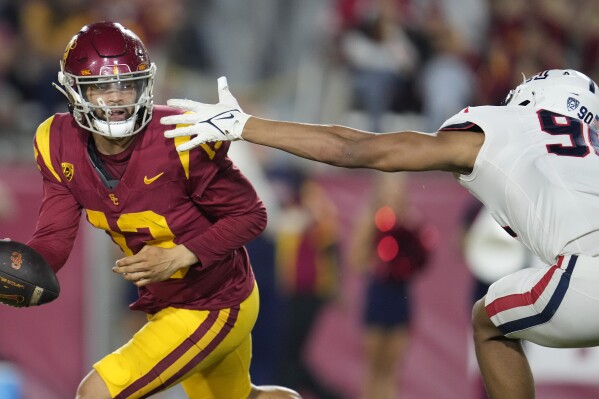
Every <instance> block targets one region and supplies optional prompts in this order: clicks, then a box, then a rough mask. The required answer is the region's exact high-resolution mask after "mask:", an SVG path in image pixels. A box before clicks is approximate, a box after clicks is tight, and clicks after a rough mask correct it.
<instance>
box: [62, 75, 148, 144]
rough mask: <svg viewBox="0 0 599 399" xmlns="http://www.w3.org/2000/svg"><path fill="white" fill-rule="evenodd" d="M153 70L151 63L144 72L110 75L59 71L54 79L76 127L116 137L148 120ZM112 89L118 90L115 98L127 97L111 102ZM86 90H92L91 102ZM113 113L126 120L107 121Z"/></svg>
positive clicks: (126, 133)
mask: <svg viewBox="0 0 599 399" xmlns="http://www.w3.org/2000/svg"><path fill="white" fill-rule="evenodd" d="M115 69H116V68H115ZM155 72H156V66H155V65H154V64H152V65H151V66H150V68H148V69H147V70H145V71H138V72H132V73H117V74H114V75H100V76H75V75H72V74H69V73H65V72H63V71H61V72H60V73H59V75H58V80H59V83H60V84H61V85H62V87H63V88H64V89H65V90H66V92H65V91H64V90H61V91H63V93H64V94H65V95H66V97H67V98H68V99H69V103H70V106H71V108H72V113H73V116H74V117H75V120H76V121H77V123H78V124H79V126H81V127H82V128H84V129H86V130H89V131H92V132H94V133H98V134H100V135H102V136H106V137H112V138H119V137H127V136H131V135H133V134H135V133H137V132H139V131H140V130H141V129H143V128H144V127H145V126H146V125H147V124H148V122H149V121H150V119H151V116H152V105H153V96H152V88H153V86H154V74H155ZM115 91H118V92H120V94H118V96H117V97H119V98H121V99H124V100H128V99H129V98H131V100H130V101H126V102H123V101H119V102H118V103H117V104H111V100H110V97H111V96H114V92H115ZM131 92H133V93H131ZM90 93H95V95H94V98H95V99H96V101H95V102H94V101H90V98H89V95H90ZM102 93H105V94H104V95H103V94H102ZM115 112H118V113H123V112H126V113H128V114H129V115H127V118H126V119H121V120H112V121H111V120H110V119H111V115H112V114H113V113H115Z"/></svg>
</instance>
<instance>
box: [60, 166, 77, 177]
mask: <svg viewBox="0 0 599 399" xmlns="http://www.w3.org/2000/svg"><path fill="white" fill-rule="evenodd" d="M60 166H62V174H63V175H64V177H66V179H67V180H68V181H71V180H73V176H74V175H75V166H74V165H73V164H72V163H68V162H63V163H61V164H60Z"/></svg>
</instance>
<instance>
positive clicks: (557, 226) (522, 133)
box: [162, 70, 599, 399]
mask: <svg viewBox="0 0 599 399" xmlns="http://www.w3.org/2000/svg"><path fill="white" fill-rule="evenodd" d="M218 83H219V100H220V102H219V103H218V104H214V105H209V104H202V103H198V102H194V101H191V100H170V101H169V102H168V104H169V105H171V106H174V107H179V108H183V109H186V110H188V111H192V112H191V113H187V114H184V115H177V116H168V117H165V118H163V119H162V123H163V124H166V125H176V124H187V125H188V126H179V127H175V126H171V130H169V131H166V132H165V136H166V137H176V136H189V138H188V140H187V141H186V142H185V143H184V144H181V145H180V146H179V147H178V150H179V151H186V150H189V149H190V148H193V147H195V146H198V145H200V144H202V143H204V142H210V141H223V140H246V141H250V142H253V143H256V144H261V145H265V146H269V147H273V148H278V149H281V150H284V151H286V152H289V153H291V154H295V155H297V156H300V157H303V158H307V159H311V160H315V161H318V162H323V163H327V164H331V165H336V166H341V167H346V168H369V169H377V170H381V171H386V172H398V171H429V170H441V171H446V172H450V173H452V174H453V175H454V176H455V178H456V179H457V181H458V182H459V183H460V184H462V185H463V186H464V187H466V188H467V189H468V190H470V192H472V194H473V195H474V196H476V197H477V198H478V199H479V200H480V201H481V202H483V204H484V205H485V206H486V207H487V208H488V209H489V210H490V212H491V213H492V215H493V217H494V219H495V220H496V221H497V222H498V223H499V224H500V225H501V226H502V227H503V228H504V229H505V230H506V231H507V232H508V233H510V234H511V235H512V236H513V237H515V238H516V239H518V240H520V241H521V242H522V243H523V244H525V245H526V246H527V247H528V248H529V249H530V250H531V251H533V253H534V254H536V255H537V256H538V257H539V258H540V259H541V260H543V261H544V262H545V263H546V264H547V267H545V268H532V269H524V270H520V271H517V272H515V273H513V274H511V275H509V276H507V277H504V278H502V279H500V280H498V281H497V282H496V283H494V284H493V285H492V286H491V287H490V289H489V291H488V293H487V295H486V296H485V297H484V298H482V299H481V300H479V301H478V302H477V303H476V304H475V306H474V309H473V317H472V323H473V329H474V340H475V348H476V354H477V359H478V363H479V367H480V369H481V372H482V375H483V379H484V382H485V386H486V389H487V391H488V393H489V396H490V397H491V398H495V399H496V398H507V399H519V398H533V397H534V395H535V393H534V392H535V389H534V381H533V376H532V372H531V370H530V367H529V364H528V361H527V359H526V356H525V354H524V351H523V350H522V346H521V340H528V341H531V342H534V343H537V344H540V345H544V346H550V347H560V348H567V347H590V346H596V345H599V317H589V316H588V315H592V314H599V257H597V256H598V255H599V136H598V135H597V130H596V127H597V126H599V123H598V120H599V87H597V85H596V84H595V83H594V82H593V81H592V80H591V79H589V78H588V77H587V76H586V75H584V74H582V73H579V72H577V71H574V70H550V71H544V72H541V73H539V74H537V75H535V76H531V77H529V78H528V79H526V80H525V81H524V82H523V83H522V84H521V85H520V86H518V87H516V89H514V90H513V91H512V92H510V94H509V95H508V98H506V101H505V104H504V105H503V106H484V107H469V108H466V109H464V110H462V111H460V112H459V113H457V114H456V115H455V116H453V117H451V118H449V119H448V120H447V121H446V122H445V123H444V124H443V125H442V126H441V128H440V129H439V130H438V131H437V132H435V133H431V134H426V133H420V132H413V131H401V132H396V133H387V134H372V133H369V132H364V131H358V130H355V129H351V128H347V127H342V126H331V125H310V124H300V123H291V122H281V121H274V120H265V119H261V118H257V117H253V116H250V115H248V114H245V113H244V112H243V111H242V110H241V108H240V107H239V105H238V103H237V101H236V100H235V98H234V97H233V96H232V95H231V93H230V92H229V89H228V87H227V82H226V79H225V78H220V79H219V81H218ZM580 309H584V310H585V311H584V312H581V311H580Z"/></svg>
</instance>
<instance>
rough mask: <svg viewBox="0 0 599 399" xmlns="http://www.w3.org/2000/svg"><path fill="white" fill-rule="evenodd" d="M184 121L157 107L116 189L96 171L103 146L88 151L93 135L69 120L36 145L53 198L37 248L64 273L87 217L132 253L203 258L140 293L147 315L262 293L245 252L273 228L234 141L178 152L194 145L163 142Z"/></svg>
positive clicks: (54, 120)
mask: <svg viewBox="0 0 599 399" xmlns="http://www.w3.org/2000/svg"><path fill="white" fill-rule="evenodd" d="M176 113H179V111H178V110H175V109H172V108H169V107H165V106H156V107H154V111H153V119H152V121H151V122H150V123H149V124H148V126H147V127H146V128H145V130H144V131H143V132H141V133H139V134H137V135H136V136H134V142H133V143H132V144H131V147H130V149H129V151H130V156H129V158H128V160H127V161H126V166H125V167H124V172H123V175H122V176H121V177H120V179H118V184H116V186H115V187H114V188H110V185H108V184H106V182H105V181H103V179H102V178H101V176H102V174H101V173H98V171H97V170H96V168H101V167H102V162H101V161H100V162H99V164H100V166H98V161H97V158H96V165H95V166H94V161H93V160H94V155H93V154H94V151H93V149H94V148H95V147H94V146H89V147H88V145H89V144H90V143H89V141H90V140H93V138H92V135H91V134H90V133H89V132H87V131H85V130H83V129H81V128H80V127H78V125H77V124H76V122H75V121H74V119H73V117H72V116H71V115H70V114H56V115H54V116H52V117H51V118H49V119H48V120H46V121H45V122H43V123H42V124H41V125H40V127H39V128H38V130H37V133H36V137H35V140H34V152H35V158H36V161H37V163H38V167H39V169H40V171H41V174H42V177H43V189H44V193H43V199H42V204H41V208H40V214H39V218H38V223H37V226H36V231H35V233H34V235H33V237H32V239H31V240H30V242H29V245H30V246H32V247H33V248H35V249H36V250H38V251H39V252H40V253H41V254H42V255H43V256H44V257H45V258H46V260H47V261H48V262H49V263H50V264H51V265H52V267H53V268H54V269H55V270H58V269H60V268H61V267H62V266H63V264H64V263H65V261H66V259H67V258H68V255H69V253H70V251H71V248H72V245H73V241H74V239H75V236H76V234H77V229H78V226H79V219H80V215H81V213H82V212H83V213H84V214H85V215H86V217H87V220H88V221H89V222H90V223H91V224H92V225H93V226H94V227H96V228H99V229H102V230H105V231H106V233H107V234H109V235H110V237H111V238H112V240H113V241H114V242H115V243H116V244H118V246H119V247H120V248H121V249H122V250H123V252H124V253H125V255H132V254H135V253H137V252H138V251H139V250H140V249H142V248H143V247H144V245H155V246H159V247H163V248H171V247H174V246H175V245H176V244H184V245H185V246H186V247H187V248H188V249H189V250H191V251H192V252H193V253H194V254H196V256H197V257H198V259H199V260H200V262H199V263H198V264H196V265H193V266H191V267H189V268H187V269H183V270H180V271H178V272H177V273H175V274H174V275H172V276H171V278H169V279H168V280H167V281H163V282H158V283H153V284H149V285H147V286H145V287H141V288H139V299H138V300H137V301H136V302H134V303H133V304H132V305H131V307H132V308H133V309H139V310H143V311H145V312H148V313H155V312H157V311H158V310H160V309H163V308H165V307H168V306H174V307H179V308H187V309H220V308H224V307H230V306H234V305H236V304H239V303H240V302H241V301H243V299H245V298H246V297H247V296H248V295H249V294H250V293H251V290H252V288H253V286H254V276H253V273H252V270H251V266H250V263H249V259H248V256H247V252H246V250H245V248H244V247H243V245H244V244H246V243H247V242H249V241H250V240H252V239H253V238H255V237H256V236H258V235H259V234H260V233H261V232H262V231H263V230H264V228H265V226H266V211H265V208H264V206H263V204H262V202H261V201H260V199H259V198H258V196H257V194H256V192H255V191H254V189H253V187H252V186H251V184H250V183H249V181H248V180H247V179H246V178H245V177H244V176H243V175H242V174H241V172H240V171H239V170H238V169H237V168H236V167H235V166H234V165H233V163H232V162H231V160H230V159H229V158H228V157H227V150H228V148H229V143H228V142H226V143H225V142H217V143H210V144H209V145H208V144H203V145H202V146H200V147H197V148H195V149H193V150H191V151H189V152H183V153H178V152H177V151H176V148H175V147H176V146H177V145H179V144H181V143H182V142H184V141H187V140H189V137H182V138H176V139H165V138H164V130H166V129H167V127H165V126H163V125H161V124H160V118H161V117H163V116H167V115H172V114H176ZM96 157H97V153H96ZM102 159H104V160H105V161H106V157H104V158H102ZM120 161H121V162H122V160H120ZM106 169H108V170H114V169H115V167H114V165H112V167H110V166H109V167H108V168H106ZM116 169H118V165H117V167H116ZM104 180H105V179H104ZM106 267H112V265H106Z"/></svg>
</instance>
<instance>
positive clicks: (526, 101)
mask: <svg viewBox="0 0 599 399" xmlns="http://www.w3.org/2000/svg"><path fill="white" fill-rule="evenodd" d="M528 104H530V100H524V101H522V102H521V103H520V104H518V105H522V106H527V105H528Z"/></svg>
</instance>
